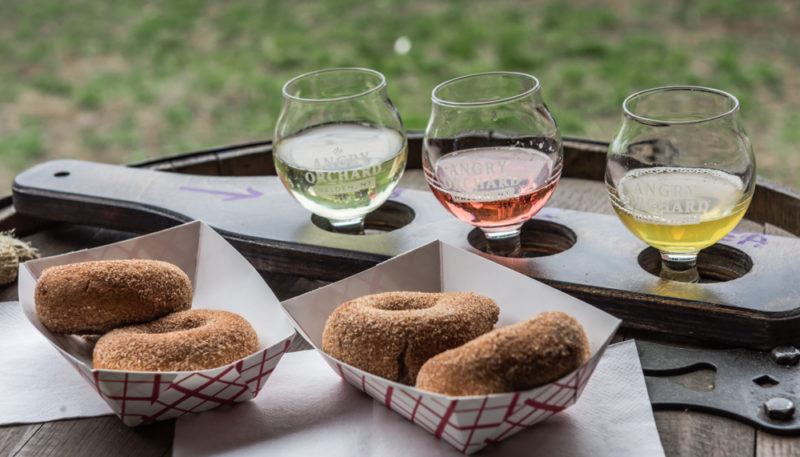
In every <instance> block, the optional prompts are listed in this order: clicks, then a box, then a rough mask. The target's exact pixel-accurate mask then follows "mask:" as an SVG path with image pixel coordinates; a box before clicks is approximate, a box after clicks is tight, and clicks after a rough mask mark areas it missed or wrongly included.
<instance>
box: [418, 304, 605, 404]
mask: <svg viewBox="0 0 800 457" xmlns="http://www.w3.org/2000/svg"><path fill="white" fill-rule="evenodd" d="M588 358H589V340H588V339H587V337H586V333H585V332H584V331H583V327H582V326H581V324H580V323H578V321H576V320H575V319H574V318H573V317H571V316H569V315H567V314H565V313H562V312H558V311H556V312H546V313H542V314H539V315H538V316H536V317H534V318H533V319H530V320H527V321H524V322H519V323H517V324H514V325H509V326H507V327H502V328H499V329H497V330H494V331H492V332H489V333H487V334H485V335H483V336H480V337H478V338H476V339H474V340H472V341H470V342H469V343H466V344H464V345H463V346H461V347H458V348H455V349H451V350H449V351H446V352H442V353H441V354H439V355H437V356H435V357H433V358H431V359H430V360H428V361H427V362H425V364H424V365H423V366H422V368H421V369H420V370H419V374H418V375H417V386H416V387H417V388H418V389H422V390H427V391H430V392H437V393H440V394H445V395H450V396H461V395H486V394H493V393H502V392H514V391H519V390H527V389H531V388H533V387H536V386H540V385H542V384H547V383H548V382H552V381H555V380H557V379H558V378H560V377H562V376H564V375H567V374H569V373H570V372H571V371H573V370H576V369H577V368H578V367H580V366H581V365H583V363H584V362H585V361H586V360H588Z"/></svg>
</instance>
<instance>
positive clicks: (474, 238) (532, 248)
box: [467, 219, 578, 257]
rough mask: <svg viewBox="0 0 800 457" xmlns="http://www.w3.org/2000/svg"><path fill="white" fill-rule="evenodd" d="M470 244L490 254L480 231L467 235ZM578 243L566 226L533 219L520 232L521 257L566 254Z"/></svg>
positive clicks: (572, 232)
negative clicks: (565, 252)
mask: <svg viewBox="0 0 800 457" xmlns="http://www.w3.org/2000/svg"><path fill="white" fill-rule="evenodd" d="M467 241H469V244H470V245H471V246H472V247H473V248H475V249H477V250H479V251H482V252H486V253H489V249H488V246H487V242H486V236H485V235H484V234H483V231H481V230H480V229H477V228H476V229H474V230H472V231H471V232H470V233H469V235H467ZM577 241H578V235H576V234H575V232H574V231H572V229H570V228H569V227H567V226H566V225H561V224H558V223H556V222H551V221H546V220H542V219H531V220H529V221H528V222H526V223H525V224H524V225H523V226H522V229H521V231H520V246H521V248H522V253H521V254H520V257H545V256H549V255H555V254H558V253H560V252H564V251H566V250H567V249H569V248H571V247H572V246H574V245H575V243H576V242H577Z"/></svg>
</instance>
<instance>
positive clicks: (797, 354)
mask: <svg viewBox="0 0 800 457" xmlns="http://www.w3.org/2000/svg"><path fill="white" fill-rule="evenodd" d="M770 355H771V356H772V360H774V361H775V363H777V364H778V365H785V366H792V365H797V362H800V349H797V348H796V347H794V346H777V347H775V348H774V349H772V353H771V354H770Z"/></svg>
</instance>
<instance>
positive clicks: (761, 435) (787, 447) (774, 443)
mask: <svg viewBox="0 0 800 457" xmlns="http://www.w3.org/2000/svg"><path fill="white" fill-rule="evenodd" d="M797 456H800V440H798V439H797V438H792V437H786V436H776V435H771V434H769V433H766V432H761V431H759V432H758V434H757V435H756V457H797Z"/></svg>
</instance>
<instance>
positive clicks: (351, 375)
mask: <svg viewBox="0 0 800 457" xmlns="http://www.w3.org/2000/svg"><path fill="white" fill-rule="evenodd" d="M400 290H407V291H421V292H456V291H471V292H476V293H479V294H482V295H486V296H488V297H491V298H493V299H494V300H495V301H496V302H497V304H498V306H499V307H500V319H499V321H498V323H497V327H503V326H506V325H509V324H513V323H515V322H520V321H523V320H527V319H529V318H531V317H533V316H535V315H536V314H539V313H541V312H543V311H553V310H559V311H563V312H566V313H568V314H569V315H571V316H573V317H574V318H576V319H577V320H578V321H579V322H580V323H581V324H582V325H583V327H584V329H585V330H586V333H587V335H588V337H589V343H590V346H591V357H590V359H589V360H588V361H587V362H586V363H585V364H584V365H583V366H582V367H580V368H579V369H577V370H575V371H574V372H572V373H570V374H568V375H566V376H564V377H562V378H561V379H559V380H557V381H555V382H552V383H550V384H546V385H543V386H540V387H537V388H534V389H531V390H527V391H521V392H513V393H503V394H492V395H484V396H470V397H448V396H446V395H441V394H436V393H431V392H426V391H423V390H419V389H415V388H414V387H411V386H406V385H404V384H399V383H396V382H392V381H389V380H387V379H385V378H382V377H379V376H376V375H373V374H370V373H367V372H365V371H363V370H359V369H358V368H355V367H353V366H351V365H348V364H346V363H343V362H341V361H339V360H337V359H335V358H333V357H330V356H328V355H327V354H325V353H324V352H323V351H322V349H321V348H322V331H323V328H324V326H325V322H326V320H327V319H328V316H329V315H330V313H331V312H332V311H333V310H334V309H335V308H336V307H337V306H339V305H340V304H341V303H343V302H345V301H347V300H351V299H354V298H356V297H359V296H362V295H366V294H374V293H380V292H388V291H400ZM282 305H283V307H284V309H285V310H286V311H287V313H288V314H289V316H290V317H291V319H292V320H293V322H294V324H295V328H297V330H298V332H299V333H300V334H301V335H302V336H303V337H304V338H305V339H306V340H307V341H309V342H310V343H311V344H312V345H313V346H314V347H315V348H316V349H317V350H318V351H319V352H320V353H322V355H323V357H324V358H325V360H326V361H327V362H328V364H329V365H330V366H331V368H333V369H334V370H335V371H336V372H337V373H338V374H339V375H340V376H341V377H342V378H344V379H345V380H346V381H347V382H349V383H350V384H352V385H353V386H355V387H356V388H358V389H360V390H362V391H364V392H365V393H367V394H368V395H370V396H371V397H373V398H374V399H375V400H377V401H379V402H381V403H383V404H385V405H386V406H387V407H388V408H391V409H392V410H393V411H395V412H397V413H398V414H400V415H401V416H403V417H405V418H406V419H408V420H410V421H412V422H413V423H415V424H417V425H419V426H420V427H422V428H424V429H425V430H427V431H428V432H430V433H432V434H433V435H434V436H436V438H440V439H443V440H445V441H446V442H448V443H450V444H451V445H453V446H455V447H456V448H457V449H458V450H460V451H461V452H463V453H466V454H471V453H474V452H477V451H479V450H480V449H483V448H484V447H485V446H486V445H488V444H491V443H494V442H498V441H501V440H503V439H506V438H508V437H510V436H512V435H514V434H515V433H517V432H519V431H521V430H523V429H524V428H526V427H530V426H532V425H534V424H536V423H538V422H541V421H543V420H545V419H547V418H548V417H550V416H552V415H553V414H555V413H557V412H559V411H562V410H564V409H566V408H567V407H569V406H571V405H572V404H574V403H575V402H576V401H577V400H578V398H579V397H580V395H581V392H583V389H584V387H585V386H586V383H587V381H588V380H589V377H590V376H591V375H592V372H593V371H594V368H595V366H596V365H597V362H598V361H599V359H600V357H601V355H602V353H603V351H604V350H605V348H606V346H607V345H608V343H609V341H610V340H611V338H612V337H613V335H614V333H615V332H616V329H617V327H618V326H619V324H620V321H619V319H616V318H615V317H613V316H611V315H609V314H607V313H605V312H603V311H600V310H599V309H597V308H595V307H593V306H591V305H588V304H587V303H584V302H582V301H580V300H578V299H576V298H573V297H571V296H569V295H567V294H565V293H563V292H560V291H558V290H556V289H554V288H552V287H549V286H546V285H544V284H542V283H540V282H538V281H536V280H534V279H531V278H529V277H527V276H524V275H522V274H519V273H517V272H515V271H513V270H510V269H508V268H505V267H503V266H501V265H498V264H496V263H494V262H492V261H490V260H487V259H484V258H482V257H480V256H478V255H475V254H472V253H469V252H467V251H464V250H461V249H458V248H455V247H453V246H450V245H448V244H445V243H442V242H440V241H437V242H433V243H430V244H427V245H425V246H423V247H420V248H418V249H415V250H413V251H410V252H407V253H405V254H403V255H400V256H398V257H395V258H393V259H391V260H388V261H386V262H383V263H381V264H380V265H378V266H376V267H373V268H371V269H369V270H366V271H363V272H361V273H359V274H357V275H354V276H351V277H349V278H347V279H344V280H341V281H339V282H336V283H333V284H330V285H328V286H325V287H322V288H320V289H316V290H314V291H311V292H308V293H306V294H304V295H301V296H298V297H295V298H292V299H290V300H287V301H284V302H283V303H282Z"/></svg>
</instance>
